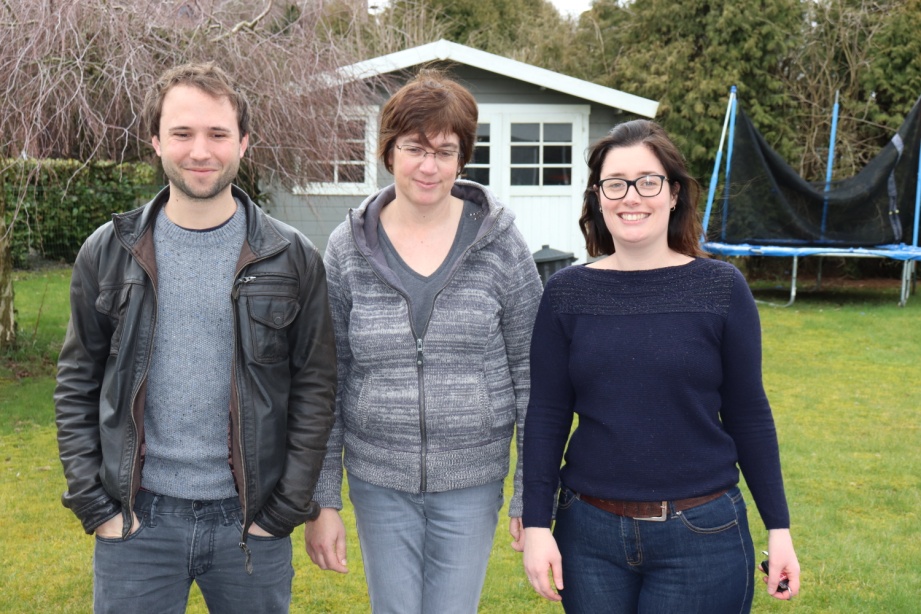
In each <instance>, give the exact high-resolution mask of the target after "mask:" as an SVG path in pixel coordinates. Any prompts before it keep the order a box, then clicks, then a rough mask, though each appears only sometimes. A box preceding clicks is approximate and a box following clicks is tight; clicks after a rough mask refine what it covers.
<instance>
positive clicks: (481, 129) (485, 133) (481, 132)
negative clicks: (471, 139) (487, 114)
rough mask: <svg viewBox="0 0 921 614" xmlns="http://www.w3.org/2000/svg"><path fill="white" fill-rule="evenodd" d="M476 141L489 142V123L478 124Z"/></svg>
mask: <svg viewBox="0 0 921 614" xmlns="http://www.w3.org/2000/svg"><path fill="white" fill-rule="evenodd" d="M476 142H477V143H488V142H489V124H477V125H476Z"/></svg>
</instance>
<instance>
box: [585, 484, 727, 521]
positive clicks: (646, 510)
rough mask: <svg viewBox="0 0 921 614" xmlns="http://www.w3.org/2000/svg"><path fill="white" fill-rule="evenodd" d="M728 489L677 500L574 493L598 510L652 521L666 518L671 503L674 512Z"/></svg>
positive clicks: (681, 510) (717, 496)
mask: <svg viewBox="0 0 921 614" xmlns="http://www.w3.org/2000/svg"><path fill="white" fill-rule="evenodd" d="M727 490H728V489H723V490H721V491H719V492H715V493H712V494H709V495H702V496H700V497H691V498H690V499H678V500H677V501H615V500H613V499H599V498H598V497H591V496H589V495H581V494H579V495H576V496H577V497H578V498H579V499H581V500H582V501H585V502H586V503H588V504H589V505H594V506H595V507H597V508H598V509H600V510H604V511H606V512H610V513H612V514H616V515H618V516H624V517H626V518H633V519H634V520H651V521H653V522H663V521H665V520H668V509H669V507H668V506H669V504H671V506H672V509H674V510H675V511H676V512H683V511H684V510H689V509H691V508H692V507H697V506H698V505H703V504H704V503H709V502H710V501H713V500H714V499H719V498H720V497H722V496H723V495H724V494H726V491H727Z"/></svg>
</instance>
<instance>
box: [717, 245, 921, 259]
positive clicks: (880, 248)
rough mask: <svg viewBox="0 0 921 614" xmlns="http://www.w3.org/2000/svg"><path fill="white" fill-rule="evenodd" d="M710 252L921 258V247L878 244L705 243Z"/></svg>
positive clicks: (789, 255) (743, 254)
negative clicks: (858, 245) (863, 245)
mask: <svg viewBox="0 0 921 614" xmlns="http://www.w3.org/2000/svg"><path fill="white" fill-rule="evenodd" d="M703 248H704V250H705V251H707V252H708V253H710V254H718V255H720V256H786V257H791V256H840V257H844V258H848V257H851V258H890V259H892V260H921V247H912V246H911V245H905V244H904V243H900V244H898V245H877V246H876V247H814V246H809V247H793V246H789V245H750V244H748V243H715V242H710V243H704V244H703Z"/></svg>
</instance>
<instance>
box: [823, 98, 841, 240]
mask: <svg viewBox="0 0 921 614" xmlns="http://www.w3.org/2000/svg"><path fill="white" fill-rule="evenodd" d="M839 93H840V90H836V91H835V106H834V107H833V108H832V112H831V138H830V139H829V142H828V166H827V167H826V169H825V192H826V193H828V191H829V190H831V176H832V168H833V167H834V164H835V135H836V134H837V132H838V94H839ZM827 221H828V197H827V196H826V198H825V202H824V206H823V207H822V234H821V236H822V239H824V238H825V226H826V223H827Z"/></svg>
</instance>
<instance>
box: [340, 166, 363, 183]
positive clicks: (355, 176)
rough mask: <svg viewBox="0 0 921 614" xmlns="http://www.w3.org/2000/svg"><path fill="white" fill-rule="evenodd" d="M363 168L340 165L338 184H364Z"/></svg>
mask: <svg viewBox="0 0 921 614" xmlns="http://www.w3.org/2000/svg"><path fill="white" fill-rule="evenodd" d="M364 182H365V167H364V165H363V164H340V165H339V183H364Z"/></svg>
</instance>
